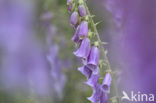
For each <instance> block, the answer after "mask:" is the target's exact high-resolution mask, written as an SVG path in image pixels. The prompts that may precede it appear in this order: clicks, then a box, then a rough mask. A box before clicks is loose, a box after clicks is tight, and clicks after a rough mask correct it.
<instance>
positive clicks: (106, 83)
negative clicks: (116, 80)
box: [102, 73, 112, 93]
mask: <svg viewBox="0 0 156 103" xmlns="http://www.w3.org/2000/svg"><path fill="white" fill-rule="evenodd" d="M111 82H112V77H111V75H110V73H107V74H106V75H105V77H104V80H103V83H102V90H103V91H104V92H107V93H109V91H110V86H111Z"/></svg>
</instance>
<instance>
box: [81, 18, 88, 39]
mask: <svg viewBox="0 0 156 103" xmlns="http://www.w3.org/2000/svg"><path fill="white" fill-rule="evenodd" d="M87 36H88V22H87V21H82V22H81V24H80V30H79V37H80V38H85V37H87Z"/></svg>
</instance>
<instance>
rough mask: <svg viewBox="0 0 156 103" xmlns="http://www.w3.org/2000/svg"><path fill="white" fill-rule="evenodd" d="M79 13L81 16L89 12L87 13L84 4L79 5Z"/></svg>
mask: <svg viewBox="0 0 156 103" xmlns="http://www.w3.org/2000/svg"><path fill="white" fill-rule="evenodd" d="M79 14H80V16H81V17H84V16H86V14H87V13H86V9H85V7H84V5H79Z"/></svg>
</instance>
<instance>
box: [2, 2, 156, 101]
mask: <svg viewBox="0 0 156 103" xmlns="http://www.w3.org/2000/svg"><path fill="white" fill-rule="evenodd" d="M87 4H88V7H89V9H90V11H91V13H92V14H94V15H95V17H94V20H95V22H99V21H102V22H101V23H100V24H99V25H98V26H97V28H98V31H99V34H100V37H101V39H102V41H105V42H108V44H107V45H106V46H105V48H106V49H107V50H108V58H109V61H110V64H111V67H112V69H113V71H114V72H115V73H116V81H117V82H116V85H117V86H118V89H119V94H120V95H121V96H122V91H126V92H127V93H130V92H131V91H135V92H136V93H137V92H138V91H139V92H141V93H147V94H148V93H151V94H155V95H156V47H155V45H156V12H155V11H156V1H155V0H88V1H87ZM69 18H70V14H69V13H68V11H67V5H66V0H0V103H90V102H89V101H88V100H87V99H86V97H89V96H90V95H91V94H92V91H91V88H89V87H88V86H86V85H85V84H83V82H84V81H85V77H84V76H83V75H82V74H81V73H80V72H79V71H77V68H78V67H80V66H81V65H82V64H81V62H80V60H79V59H77V58H76V57H75V56H74V55H73V51H75V47H74V43H73V42H72V40H71V38H72V36H73V34H74V29H73V28H72V27H71V25H70V23H69ZM100 69H102V68H100ZM110 97H111V95H110ZM123 102H124V103H128V102H127V101H123ZM131 103H133V102H131ZM145 103H146V102H145Z"/></svg>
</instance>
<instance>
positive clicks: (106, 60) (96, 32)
mask: <svg viewBox="0 0 156 103" xmlns="http://www.w3.org/2000/svg"><path fill="white" fill-rule="evenodd" d="M84 6H85V8H86V11H87V14H88V16H89V17H90V19H89V20H91V25H92V27H93V30H94V33H95V35H96V36H97V40H98V42H99V43H100V47H101V49H102V53H103V59H104V60H105V62H106V65H107V70H110V71H111V67H110V63H109V60H108V58H107V55H106V53H105V49H104V47H103V45H102V44H101V43H102V41H101V39H100V36H99V33H98V31H97V28H96V25H95V23H94V20H93V19H92V17H91V13H90V11H89V9H88V7H87V4H86V2H84ZM112 85H113V87H114V93H115V95H116V97H118V98H119V95H118V90H117V86H116V83H115V80H114V79H113V80H112ZM119 100H120V99H119Z"/></svg>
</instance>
